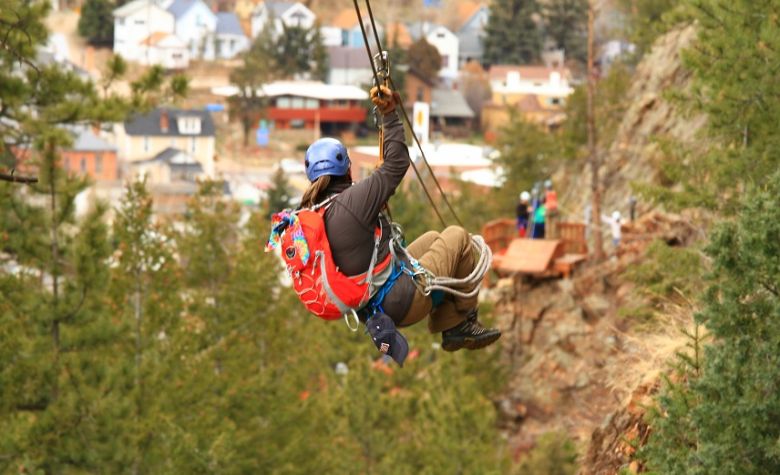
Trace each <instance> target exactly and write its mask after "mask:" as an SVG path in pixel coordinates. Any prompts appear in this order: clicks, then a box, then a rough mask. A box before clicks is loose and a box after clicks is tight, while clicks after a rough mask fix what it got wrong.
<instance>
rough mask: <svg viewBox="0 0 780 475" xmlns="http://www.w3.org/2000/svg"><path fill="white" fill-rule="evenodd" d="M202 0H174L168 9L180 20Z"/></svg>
mask: <svg viewBox="0 0 780 475" xmlns="http://www.w3.org/2000/svg"><path fill="white" fill-rule="evenodd" d="M199 1H200V0H174V1H173V3H171V5H170V6H169V7H168V11H169V12H171V13H172V14H173V16H174V17H175V18H176V19H177V20H178V19H179V18H181V17H183V16H184V15H185V14H186V13H187V12H188V11H190V8H192V7H194V6H195V5H196V4H197V3H198V2H199Z"/></svg>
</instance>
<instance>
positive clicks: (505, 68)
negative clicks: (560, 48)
mask: <svg viewBox="0 0 780 475" xmlns="http://www.w3.org/2000/svg"><path fill="white" fill-rule="evenodd" d="M512 72H516V73H520V78H522V79H539V80H547V79H550V74H552V73H555V72H557V73H560V75H561V77H562V78H569V77H571V72H570V71H569V68H548V67H547V66H519V65H517V66H515V65H509V64H497V65H495V66H491V67H490V80H491V81H500V80H505V79H506V76H507V74H509V73H512Z"/></svg>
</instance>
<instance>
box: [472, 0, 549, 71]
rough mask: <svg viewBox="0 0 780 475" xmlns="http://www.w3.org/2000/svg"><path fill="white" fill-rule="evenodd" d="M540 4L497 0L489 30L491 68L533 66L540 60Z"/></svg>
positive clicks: (487, 55) (487, 48) (487, 57)
mask: <svg viewBox="0 0 780 475" xmlns="http://www.w3.org/2000/svg"><path fill="white" fill-rule="evenodd" d="M539 15H540V8H539V4H538V3H537V1H536V0H493V2H492V3H491V6H490V19H489V20H488V24H487V26H486V27H485V53H484V61H485V63H487V64H490V65H493V64H529V63H534V62H536V61H538V60H539V57H540V55H541V52H542V34H541V29H540V27H539V22H540V21H541V20H540V17H539Z"/></svg>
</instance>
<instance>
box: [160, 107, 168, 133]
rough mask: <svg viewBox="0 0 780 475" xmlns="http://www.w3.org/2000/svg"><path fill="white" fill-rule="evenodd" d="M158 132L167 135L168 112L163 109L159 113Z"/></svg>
mask: <svg viewBox="0 0 780 475" xmlns="http://www.w3.org/2000/svg"><path fill="white" fill-rule="evenodd" d="M160 130H161V131H162V132H163V133H168V110H167V109H163V110H161V111H160Z"/></svg>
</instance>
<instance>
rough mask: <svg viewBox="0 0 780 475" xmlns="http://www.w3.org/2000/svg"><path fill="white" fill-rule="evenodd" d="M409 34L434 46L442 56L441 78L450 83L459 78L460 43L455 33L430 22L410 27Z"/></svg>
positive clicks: (416, 39)
mask: <svg viewBox="0 0 780 475" xmlns="http://www.w3.org/2000/svg"><path fill="white" fill-rule="evenodd" d="M409 32H410V33H411V35H412V38H414V40H415V41H418V40H419V39H420V38H425V40H426V41H427V42H428V43H430V44H432V45H433V46H434V47H435V48H436V49H437V50H438V51H439V54H440V55H441V69H440V70H439V76H440V77H441V78H443V79H445V80H448V81H454V80H455V79H457V77H458V57H459V56H458V54H459V51H460V49H459V41H458V37H457V36H455V34H454V33H453V32H451V31H450V30H448V29H447V28H446V27H444V26H442V25H436V24H433V23H428V22H419V23H415V24H413V25H411V26H410V27H409Z"/></svg>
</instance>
